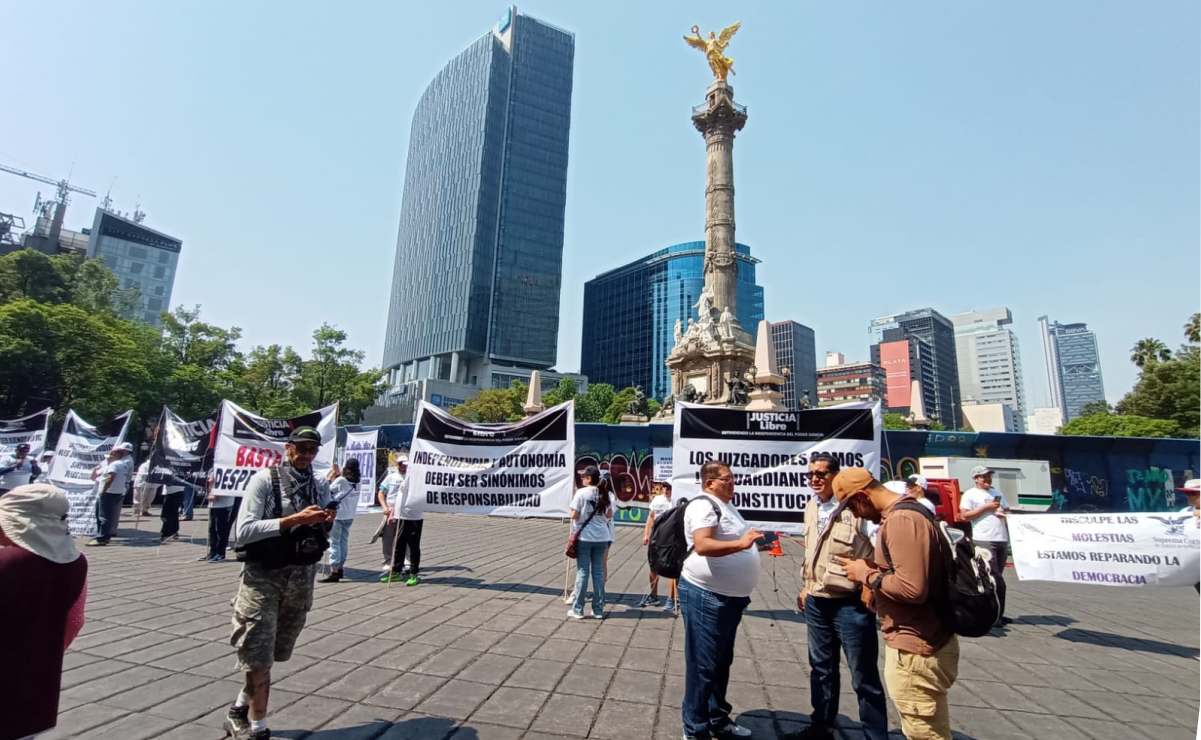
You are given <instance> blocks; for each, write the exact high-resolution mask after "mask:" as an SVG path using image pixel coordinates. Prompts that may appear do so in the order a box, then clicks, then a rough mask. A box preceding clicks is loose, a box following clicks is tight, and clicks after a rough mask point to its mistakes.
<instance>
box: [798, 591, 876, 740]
mask: <svg viewBox="0 0 1201 740" xmlns="http://www.w3.org/2000/svg"><path fill="white" fill-rule="evenodd" d="M805 623H806V624H807V625H808V626H809V637H808V641H809V667H810V669H811V671H810V674H809V698H810V700H811V701H812V702H813V714H812V715H811V716H812V719H813V724H815V725H820V726H822V727H828V728H830V729H831V730H833V729H834V727H835V725H836V722H837V719H838V690H839V676H838V651H839V646H840V643H841V647H842V650H843V651H844V652H846V656H847V666H848V667H850V669H851V685H852V686H854V687H855V693H856V694H857V695H858V696H859V722H860V723H861V724H862V726H863V727H862V729H863V734H864V736H865V737H867V738H868V740H886V738H887V737H888V708H887V704H886V702H885V699H884V684H883V683H881V681H880V669H879V666H877V664H876V661H877V660H878V658H879V655H880V648H879V643H878V642H877V637H876V615H875V614H873V613H872V612H870V611H868V609H867V607H865V606H863V603H862V602H861V601H860V600H859V599H858V598H855V597H852V598H846V599H823V598H819V597H817V596H809V597H807V598H806V599H805Z"/></svg>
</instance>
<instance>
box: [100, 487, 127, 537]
mask: <svg viewBox="0 0 1201 740" xmlns="http://www.w3.org/2000/svg"><path fill="white" fill-rule="evenodd" d="M124 500H125V494H123V493H102V494H100V495H99V496H97V497H96V531H97V532H98V534H97V535H96V539H98V540H100V541H101V542H108V541H109V540H110V539H112V536H113V535H114V534H116V533H117V525H118V524H120V523H121V502H123V501H124Z"/></svg>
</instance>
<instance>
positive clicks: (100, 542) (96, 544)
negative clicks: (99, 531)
mask: <svg viewBox="0 0 1201 740" xmlns="http://www.w3.org/2000/svg"><path fill="white" fill-rule="evenodd" d="M107 544H108V540H102V539H94V540H92V541H91V542H89V543H87V545H86V547H104V546H105V545H107Z"/></svg>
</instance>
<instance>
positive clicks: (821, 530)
mask: <svg viewBox="0 0 1201 740" xmlns="http://www.w3.org/2000/svg"><path fill="white" fill-rule="evenodd" d="M837 472H838V459H837V458H835V457H833V456H831V455H829V454H827V453H823V452H819V453H817V454H815V455H813V456H812V457H810V458H809V487H810V488H811V489H812V490H813V494H814V495H813V496H812V497H810V499H809V502H808V504H807V505H806V508H805V559H804V563H803V565H802V566H801V583H802V584H803V586H802V591H801V592H800V594H798V595H797V608H798V609H800V610H801V612H802V613H803V614H804V615H805V622H806V623H807V625H808V642H809V667H810V669H811V673H810V676H809V696H810V700H811V701H812V702H813V714H812V715H810V717H811V720H810V725H809V727H807V728H806V729H805V731H804V732H803V733H801V735H800V737H802V738H806V739H809V738H833V737H834V727H835V722H836V720H837V719H838V692H839V675H838V652H839V647H840V646H841V648H842V651H843V652H844V653H845V654H846V656H847V666H849V667H850V669H851V684H852V685H853V686H854V687H855V693H856V694H857V695H858V697H859V721H860V723H861V724H862V729H863V734H864V737H866V738H868V739H869V740H886V738H887V737H888V714H887V711H888V710H887V704H886V702H885V699H884V686H883V684H882V683H881V681H880V670H879V668H878V667H877V665H876V661H877V659H878V657H879V646H878V644H877V642H876V639H877V638H876V615H875V614H874V613H873V612H872V611H871V610H870V609H868V608H867V607H866V606H864V604H863V602H862V600H861V599H860V598H859V594H860V587H859V585H858V584H856V583H854V582H853V581H851V580H850V579H848V578H847V576H846V571H845V570H844V569H843V567H842V566H841V565H839V564H838V563H837V562H836V561H835V558H847V559H870V558H871V554H872V543H871V539H870V537H869V536H868V534H867V531H868V530H867V527H866V526H865V524H864V521H863V520H862V519H860V518H859V517H857V516H855V514H854V513H853V512H852V511H851V510H850V509H848V508H845V507H841V506H839V505H838V501H837V500H835V498H834V489H833V487H832V485H831V483H832V481H833V479H834V475H835V474H836V473H837Z"/></svg>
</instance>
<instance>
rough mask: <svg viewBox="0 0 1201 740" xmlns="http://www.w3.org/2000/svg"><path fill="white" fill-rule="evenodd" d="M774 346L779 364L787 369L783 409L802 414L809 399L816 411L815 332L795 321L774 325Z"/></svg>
mask: <svg viewBox="0 0 1201 740" xmlns="http://www.w3.org/2000/svg"><path fill="white" fill-rule="evenodd" d="M751 336H755V333H754V332H752V333H751ZM771 342H772V344H773V345H774V346H775V348H776V364H777V365H778V366H779V367H781V368H785V367H786V368H788V380H787V382H785V383H784V388H783V389H782V390H783V392H784V399H783V403H784V408H787V409H792V410H794V411H799V410H800V408H801V402H802V401H803V400H805V399H806V398H808V399H809V406H811V407H813V408H817V343H816V339H815V337H814V335H813V330H812V329H810V328H809V327H807V326H805V325H804V324H799V323H797V322H795V321H777V322H775V323H774V324H772V325H771Z"/></svg>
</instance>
